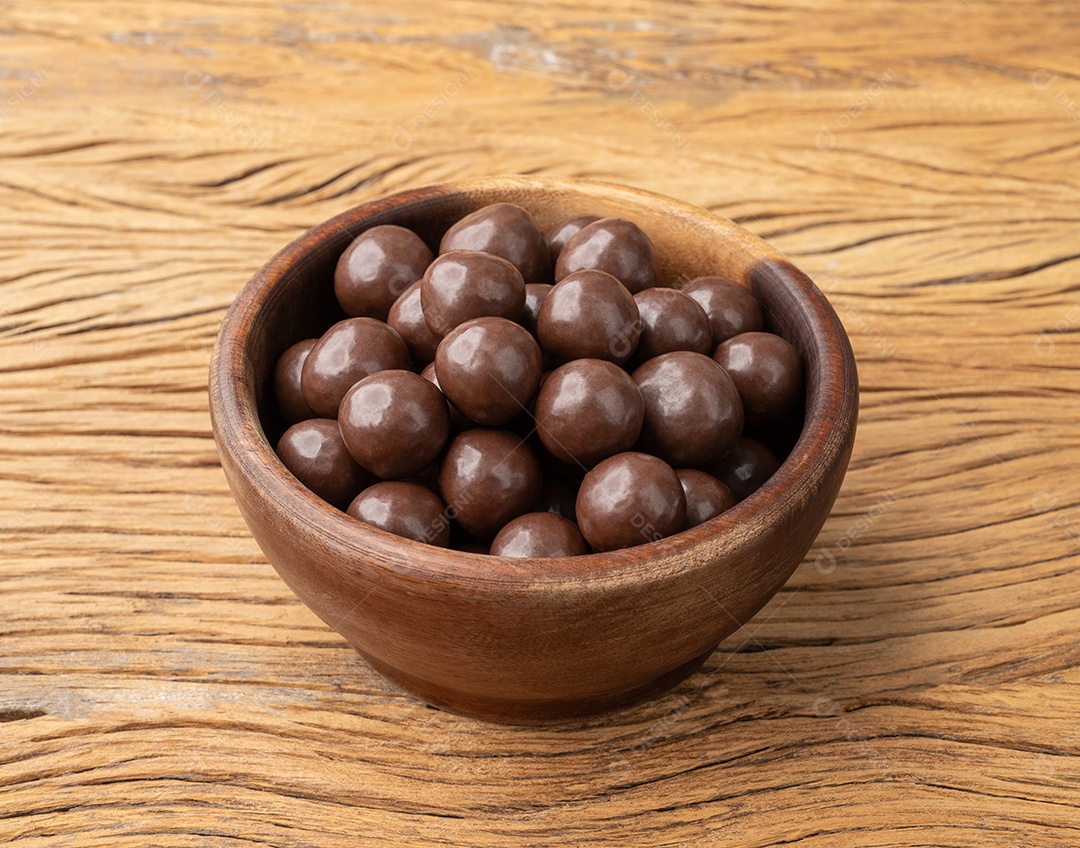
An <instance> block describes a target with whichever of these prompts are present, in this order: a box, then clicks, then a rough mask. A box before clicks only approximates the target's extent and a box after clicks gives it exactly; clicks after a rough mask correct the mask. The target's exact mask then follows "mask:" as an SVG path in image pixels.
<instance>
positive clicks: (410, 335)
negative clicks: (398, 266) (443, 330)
mask: <svg viewBox="0 0 1080 848" xmlns="http://www.w3.org/2000/svg"><path fill="white" fill-rule="evenodd" d="M386 323H387V325H388V326H389V327H390V328H391V329H393V330H395V331H396V332H397V334H398V335H399V336H401V338H402V339H403V340H404V342H405V344H406V345H408V348H409V355H410V356H411V357H412V361H413V365H415V366H416V367H418V368H419V367H421V366H424V365H427V364H428V363H429V362H431V361H432V360H433V359H435V350H436V348H438V346H439V338H440V337H439V336H436V335H435V334H434V333H433V332H431V328H430V327H429V326H428V325H427V321H425V320H424V310H423V309H422V308H421V306H420V280H417V281H416V282H415V283H413V284H412V285H411V286H409V287H408V288H407V289H405V291H404V292H403V293H402V295H401V297H399V298H398V299H397V300H395V301H394V305H393V306H391V307H390V314H389V315H387V316H386Z"/></svg>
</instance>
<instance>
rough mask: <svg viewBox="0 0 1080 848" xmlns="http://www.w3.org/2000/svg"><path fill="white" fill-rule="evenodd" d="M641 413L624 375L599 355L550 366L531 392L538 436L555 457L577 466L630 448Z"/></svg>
mask: <svg viewBox="0 0 1080 848" xmlns="http://www.w3.org/2000/svg"><path fill="white" fill-rule="evenodd" d="M644 415H645V406H644V403H643V402H642V400H641V392H639V391H638V388H637V386H636V385H635V384H634V381H633V380H632V379H630V375H629V374H627V373H626V372H625V371H623V370H622V369H621V368H620V367H619V366H618V365H615V364H613V363H611V362H607V361H605V360H603V359H575V360H574V361H572V362H567V363H566V364H565V365H562V366H560V367H559V368H556V369H555V370H554V371H553V372H551V374H550V375H549V376H548V377H547V379H546V380H544V384H543V386H542V387H541V389H540V392H539V393H538V394H537V396H536V429H537V433H538V435H539V436H540V441H542V442H543V443H544V447H546V448H547V449H548V450H549V451H550V452H551V453H552V455H554V456H555V457H556V458H557V459H560V460H562V461H563V462H568V463H576V464H578V465H580V466H581V467H582V468H592V466H594V465H596V463H598V462H599V461H600V460H602V459H607V458H608V457H609V456H611V455H612V454H616V453H622V452H623V451H627V450H630V448H632V447H633V446H634V443H635V442H636V441H637V438H638V436H639V435H640V433H641V422H642V420H643V418H644Z"/></svg>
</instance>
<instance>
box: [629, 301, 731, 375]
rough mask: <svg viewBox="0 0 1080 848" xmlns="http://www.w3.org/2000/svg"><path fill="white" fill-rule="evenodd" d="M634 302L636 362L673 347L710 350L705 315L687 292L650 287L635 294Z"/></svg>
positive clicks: (710, 335)
mask: <svg viewBox="0 0 1080 848" xmlns="http://www.w3.org/2000/svg"><path fill="white" fill-rule="evenodd" d="M634 301H635V302H636V303H637V307H638V314H639V315H640V316H641V338H640V340H639V341H638V346H637V350H636V351H635V352H634V360H635V361H636V362H645V360H647V359H652V358H653V357H654V356H659V355H660V354H662V353H671V352H672V351H676V350H690V351H693V352H695V353H703V354H710V353H712V352H713V347H714V346H713V343H712V328H711V327H710V326H709V316H708V315H706V314H705V310H704V309H702V308H701V304H699V303H698V302H697V301H696V300H694V299H693V298H692V297H690V296H689V295H686V294H683V293H682V292H681V291H679V290H678V289H661V288H651V289H645V290H644V291H640V292H638V293H637V294H635V295H634Z"/></svg>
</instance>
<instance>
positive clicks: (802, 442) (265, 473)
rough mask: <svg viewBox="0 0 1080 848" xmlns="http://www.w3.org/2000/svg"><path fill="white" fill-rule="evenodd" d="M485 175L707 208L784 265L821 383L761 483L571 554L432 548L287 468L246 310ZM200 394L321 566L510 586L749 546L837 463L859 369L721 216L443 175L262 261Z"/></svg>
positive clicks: (232, 313) (589, 185)
mask: <svg viewBox="0 0 1080 848" xmlns="http://www.w3.org/2000/svg"><path fill="white" fill-rule="evenodd" d="M495 184H499V185H500V186H502V187H505V188H507V189H519V190H521V191H523V192H533V191H536V190H547V191H573V192H576V193H579V194H580V193H584V194H586V195H590V196H592V197H594V198H596V199H597V200H598V201H600V202H603V201H604V200H605V199H608V200H610V199H611V198H612V197H613V196H614V197H618V198H621V199H622V200H623V201H626V202H628V203H630V204H631V205H633V204H638V205H646V204H649V205H651V204H657V203H661V204H663V205H664V207H665V211H667V212H670V213H671V214H673V215H676V216H681V217H683V218H688V219H700V218H701V216H705V219H707V221H708V223H709V224H710V226H712V227H715V228H718V229H719V230H720V231H722V232H723V233H724V235H725V237H727V238H730V239H731V240H732V241H733V242H735V243H737V246H738V248H739V249H741V250H743V251H746V252H752V253H753V255H754V256H755V257H756V260H758V261H760V262H763V263H766V264H770V265H771V266H773V267H776V268H780V269H782V271H783V272H785V273H784V283H785V284H786V285H788V286H790V288H791V292H790V293H791V295H792V297H794V298H795V300H796V301H798V302H799V305H800V307H801V311H802V313H803V314H804V316H811V317H812V318H813V319H814V323H813V324H811V325H810V326H811V329H812V330H813V331H814V341H815V344H817V345H818V346H819V347H820V348H821V350H820V352H819V354H820V355H819V356H818V359H819V360H821V362H820V363H818V365H819V370H820V373H818V375H817V376H818V379H819V382H818V383H817V390H816V391H815V392H813V398H811V397H809V393H808V398H807V405H806V418H805V423H804V426H803V430H802V432H801V434H800V435H799V438H798V440H797V442H796V444H795V446H794V447H793V448H792V451H791V453H790V454H789V456H788V457H787V458H786V459H785V461H784V462H783V463H782V464H781V466H780V468H779V469H778V470H777V471H776V472H775V473H774V474H773V475H772V476H771V477H770V478H769V479H768V480H767V481H766V482H765V483H764V484H763V485H762V486H761V487H760V488H759V489H757V490H756V491H755V492H753V493H752V494H751V495H749V496H748V497H747V498H745V499H744V500H743V501H740V502H739V503H737V504H736V505H735V506H734V507H732V508H731V509H729V510H727V511H726V512H724V513H722V514H720V515H718V516H716V517H714V518H712V519H710V520H708V521H706V522H705V523H703V524H700V525H697V526H695V527H691V528H688V529H686V530H683V531H681V532H679V533H676V534H674V535H672V536H669V537H666V538H664V539H660V540H657V541H653V542H646V543H644V544H641V545H636V546H633V547H629V548H624V549H622V550H616V551H607V552H603V553H592V554H585V555H581V556H575V557H563V558H543V559H541V558H536V559H516V558H508V557H498V556H493V555H491V554H479V553H473V552H468V551H460V550H456V549H451V548H439V547H436V546H432V545H428V544H426V543H423V542H417V541H414V540H411V539H406V538H403V537H400V536H396V535H393V534H391V533H388V532H386V531H384V530H380V529H378V528H376V527H372V526H370V525H367V524H364V523H363V522H360V521H358V520H356V519H354V518H352V517H350V516H348V515H346V514H345V513H344V512H342V511H340V510H338V509H336V508H335V507H333V506H331V505H330V504H328V503H326V502H325V501H323V500H322V499H321V498H319V497H318V496H317V495H315V494H314V493H313V492H311V491H310V490H308V489H307V488H306V487H305V486H303V484H301V483H300V482H299V480H297V479H296V478H295V477H294V476H293V475H292V474H291V473H290V472H289V471H288V469H286V468H285V466H284V465H283V464H282V463H281V461H280V460H279V459H278V457H277V454H276V452H275V450H274V447H273V446H272V445H271V444H270V441H269V439H268V438H267V436H266V434H265V432H264V430H263V427H262V423H261V420H260V418H259V414H258V409H257V407H256V404H255V400H254V398H255V391H254V386H253V385H252V382H251V380H250V379H249V378H248V376H247V370H246V369H247V366H248V362H247V361H246V359H247V357H246V351H247V344H246V343H247V340H248V330H249V329H250V327H251V326H252V324H253V323H254V322H253V317H254V316H255V315H256V314H257V313H258V312H259V310H261V309H263V308H264V307H265V306H266V304H267V302H268V300H270V299H271V298H272V296H273V292H274V287H275V283H276V282H277V281H278V280H279V279H280V278H281V277H282V276H284V275H286V274H288V273H289V272H290V270H291V269H292V268H294V267H295V266H296V265H297V264H298V263H299V264H302V263H303V262H304V261H305V258H309V257H310V255H311V254H312V253H313V252H314V250H315V249H316V247H317V246H318V245H319V244H321V243H323V242H324V241H325V240H326V239H327V238H328V237H330V236H335V237H338V236H339V235H340V233H341V232H342V231H344V233H345V234H347V235H348V236H349V237H350V238H354V237H355V236H356V235H359V233H360V232H362V231H363V230H364V229H367V228H369V227H371V226H376V225H377V224H383V223H394V220H393V218H394V216H395V213H399V212H400V211H401V210H402V209H403V208H406V207H408V208H410V209H412V210H414V211H415V210H422V209H423V207H424V206H425V205H428V204H435V203H438V202H443V201H447V200H449V199H452V198H453V196H455V195H466V194H469V193H475V192H478V191H484V190H491V189H492V188H493V186H494V185H495ZM490 202H498V201H494V200H493V201H490ZM740 282H743V283H744V284H747V285H748V284H749V283H748V282H747V281H745V280H743V281H740ZM804 364H805V363H804ZM807 371H809V369H807ZM209 395H210V414H211V423H212V429H213V433H214V438H215V441H216V443H217V446H218V450H219V452H220V453H221V454H222V459H223V466H224V465H225V464H226V463H225V461H224V460H225V459H226V457H227V458H228V460H229V461H230V463H231V464H232V465H234V466H235V467H237V468H238V469H239V471H240V473H241V474H242V475H244V477H245V478H246V480H247V481H248V483H249V484H250V486H251V487H252V489H253V490H255V491H256V492H258V493H259V494H260V496H261V498H263V499H264V500H268V501H271V502H273V503H274V504H276V506H277V508H278V510H279V511H280V512H281V514H282V515H283V516H287V517H289V518H290V519H291V520H293V521H294V522H295V523H296V525H297V528H298V529H302V528H306V529H307V531H308V532H313V531H312V528H313V527H317V528H318V529H319V531H321V533H322V538H321V542H320V544H321V545H322V546H323V547H325V548H328V549H329V550H330V551H332V552H333V555H331V556H329V557H326V558H325V563H326V567H327V568H333V567H343V568H347V569H353V570H354V571H356V572H360V573H364V574H367V575H370V574H371V568H372V566H374V567H375V568H377V569H389V570H391V571H394V572H399V573H404V574H411V575H419V576H421V577H425V578H436V577H437V578H441V579H446V580H456V581H463V582H466V583H474V584H476V585H480V584H495V585H504V586H505V585H507V584H513V585H515V586H516V587H519V588H520V587H529V586H535V587H536V588H540V587H541V586H551V585H552V584H553V583H561V584H564V585H566V586H585V585H587V584H595V583H597V582H601V583H602V582H604V581H612V580H615V581H623V580H632V581H634V582H641V581H642V580H643V579H650V578H651V579H660V578H661V577H666V576H668V575H670V573H671V572H672V571H673V570H686V569H692V568H696V567H703V566H704V565H705V563H704V562H703V561H702V560H703V556H701V555H695V554H696V553H699V552H701V551H702V549H703V546H704V545H706V544H715V543H716V542H717V540H718V539H721V540H726V542H727V544H726V547H727V548H729V549H732V550H734V549H737V548H739V547H740V546H745V545H747V544H749V542H750V537H752V535H753V533H754V531H755V529H759V528H761V527H763V526H766V525H771V524H773V523H774V522H776V521H789V520H791V519H792V518H793V516H794V514H795V513H796V512H797V511H798V509H799V507H800V505H801V504H805V502H806V501H807V500H808V499H809V496H810V494H811V493H812V491H813V490H815V488H817V487H820V486H822V485H824V483H825V480H826V478H827V477H828V475H829V473H830V470H831V469H832V468H833V467H834V465H835V464H836V463H837V462H839V461H844V462H846V458H847V456H846V451H847V450H849V449H850V438H851V437H852V436H853V431H854V427H855V424H856V419H857V416H858V376H857V372H856V369H855V360H854V355H853V353H852V351H851V345H850V341H849V340H848V337H847V334H846V332H845V330H844V328H843V325H842V324H841V322H840V320H839V318H838V316H837V315H836V313H835V311H834V310H833V308H832V306H831V305H830V304H829V302H828V300H827V299H826V297H825V295H824V294H823V293H822V292H821V291H820V289H818V287H817V286H816V285H815V284H814V283H813V281H812V280H810V278H809V277H808V276H806V275H805V274H804V273H802V272H801V271H799V270H798V269H797V268H796V267H795V266H794V265H793V264H792V263H790V262H789V261H788V260H787V259H786V258H785V257H784V256H783V254H782V253H780V252H779V251H777V250H776V249H775V248H773V247H772V246H770V245H769V244H768V243H766V242H765V241H763V240H762V239H760V238H759V237H757V236H755V235H753V234H752V233H750V232H749V231H748V230H745V229H744V228H742V227H741V226H739V225H738V224H736V223H735V222H733V221H731V220H729V219H726V218H723V217H721V216H719V215H716V214H714V213H712V212H710V211H709V210H707V209H704V208H702V207H699V206H695V205H693V204H690V203H687V202H685V201H681V200H677V199H674V198H671V197H667V196H665V195H662V194H658V193H655V192H651V191H647V190H644V189H639V188H633V187H629V186H625V185H619V184H616V183H609V182H605V181H601V180H591V179H581V178H563V177H538V176H522V175H498V176H491V177H481V178H472V179H463V180H451V181H446V182H441V183H434V184H429V185H424V186H419V187H416V188H409V189H405V190H402V191H398V192H394V193H391V194H388V195H383V196H381V197H378V198H375V199H372V200H369V201H366V202H364V203H361V204H359V205H357V206H354V207H352V208H350V209H348V210H346V211H344V212H342V213H340V214H338V215H335V216H333V217H331V218H329V219H327V220H325V221H323V222H322V223H320V224H317V225H316V226H314V227H312V228H311V229H309V230H307V231H306V232H304V233H302V234H301V235H300V236H298V237H297V238H296V239H294V240H293V241H291V242H290V243H289V244H287V245H286V246H285V247H283V248H282V249H281V250H279V251H278V252H277V253H276V254H275V255H274V256H273V257H272V258H271V259H270V260H269V261H268V262H267V263H266V264H265V265H263V266H262V267H261V268H260V269H259V270H258V271H257V272H256V273H255V274H254V275H253V276H252V277H251V279H250V280H248V282H247V283H246V284H245V285H244V287H243V288H242V289H241V290H240V291H239V293H238V294H237V295H236V297H235V299H234V300H233V302H232V303H231V304H230V306H229V308H228V310H227V311H226V314H225V316H224V318H223V319H222V322H221V326H220V329H219V332H218V335H217V339H216V341H215V345H214V349H213V353H212V356H211V362H210V386H209ZM287 520H289V519H287ZM358 550H362V551H363V552H364V554H365V555H366V556H365V558H364V561H359V560H355V561H354V559H353V558H355V557H356V554H357V551H358ZM336 554H341V555H342V556H337V555H336ZM658 559H661V560H663V561H664V563H665V567H664V568H663V569H659V570H658V569H656V567H655V565H656V561H657V560H658ZM334 563H344V564H343V565H334Z"/></svg>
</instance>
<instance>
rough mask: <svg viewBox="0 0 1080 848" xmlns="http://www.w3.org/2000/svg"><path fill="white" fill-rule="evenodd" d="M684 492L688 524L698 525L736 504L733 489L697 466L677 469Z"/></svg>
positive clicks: (691, 525) (688, 525)
mask: <svg viewBox="0 0 1080 848" xmlns="http://www.w3.org/2000/svg"><path fill="white" fill-rule="evenodd" d="M675 473H676V474H678V475H679V482H680V483H682V488H683V494H684V495H686V526H687V527H697V526H698V525H699V524H704V523H705V522H706V521H708V520H709V519H710V518H715V517H716V516H718V515H719V514H720V513H722V512H725V511H726V510H729V509H731V508H732V507H733V506H735V496H734V495H733V494H732V493H731V489H729V488H728V487H727V486H725V485H724V484H723V483H721V482H720V481H719V480H717V479H716V478H715V477H713V476H712V475H711V474H706V473H705V472H704V471H698V470H697V469H696V468H680V469H678V470H676V472H675Z"/></svg>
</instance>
